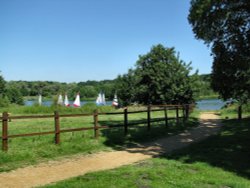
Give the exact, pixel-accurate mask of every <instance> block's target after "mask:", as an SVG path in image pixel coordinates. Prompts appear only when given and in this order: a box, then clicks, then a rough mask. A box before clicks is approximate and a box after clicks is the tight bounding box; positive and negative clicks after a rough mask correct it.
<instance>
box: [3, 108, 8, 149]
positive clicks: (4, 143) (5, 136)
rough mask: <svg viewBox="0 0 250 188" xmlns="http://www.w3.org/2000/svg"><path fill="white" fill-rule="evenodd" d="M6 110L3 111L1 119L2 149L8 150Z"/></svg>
mask: <svg viewBox="0 0 250 188" xmlns="http://www.w3.org/2000/svg"><path fill="white" fill-rule="evenodd" d="M8 116H9V114H8V112H4V113H3V116H2V117H3V119H2V123H3V124H2V150H3V151H8V118H9V117H8Z"/></svg>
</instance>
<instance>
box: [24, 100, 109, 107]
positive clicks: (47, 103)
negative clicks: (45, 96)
mask: <svg viewBox="0 0 250 188" xmlns="http://www.w3.org/2000/svg"><path fill="white" fill-rule="evenodd" d="M73 102H74V101H69V103H70V104H71V105H72V104H73ZM34 103H38V101H31V100H27V101H24V105H25V106H32V105H33V104H34ZM86 103H95V101H93V102H91V101H81V106H83V105H84V104H86ZM51 104H52V101H43V102H42V105H43V106H51ZM111 104H112V101H106V105H107V106H111Z"/></svg>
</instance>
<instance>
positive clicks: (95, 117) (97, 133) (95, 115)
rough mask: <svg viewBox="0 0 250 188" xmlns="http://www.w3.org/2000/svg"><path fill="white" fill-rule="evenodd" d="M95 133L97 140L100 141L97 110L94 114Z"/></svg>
mask: <svg viewBox="0 0 250 188" xmlns="http://www.w3.org/2000/svg"><path fill="white" fill-rule="evenodd" d="M94 132H95V138H96V139H98V137H99V129H98V110H95V112H94Z"/></svg>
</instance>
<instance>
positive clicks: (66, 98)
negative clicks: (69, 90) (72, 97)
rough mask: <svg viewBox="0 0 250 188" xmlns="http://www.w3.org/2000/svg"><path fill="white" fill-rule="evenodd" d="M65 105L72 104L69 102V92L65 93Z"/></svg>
mask: <svg viewBox="0 0 250 188" xmlns="http://www.w3.org/2000/svg"><path fill="white" fill-rule="evenodd" d="M64 105H65V106H70V104H69V99H68V95H67V94H65V97H64Z"/></svg>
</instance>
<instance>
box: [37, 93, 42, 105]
mask: <svg viewBox="0 0 250 188" xmlns="http://www.w3.org/2000/svg"><path fill="white" fill-rule="evenodd" d="M38 104H39V105H40V106H41V105H42V95H41V94H39V96H38Z"/></svg>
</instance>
